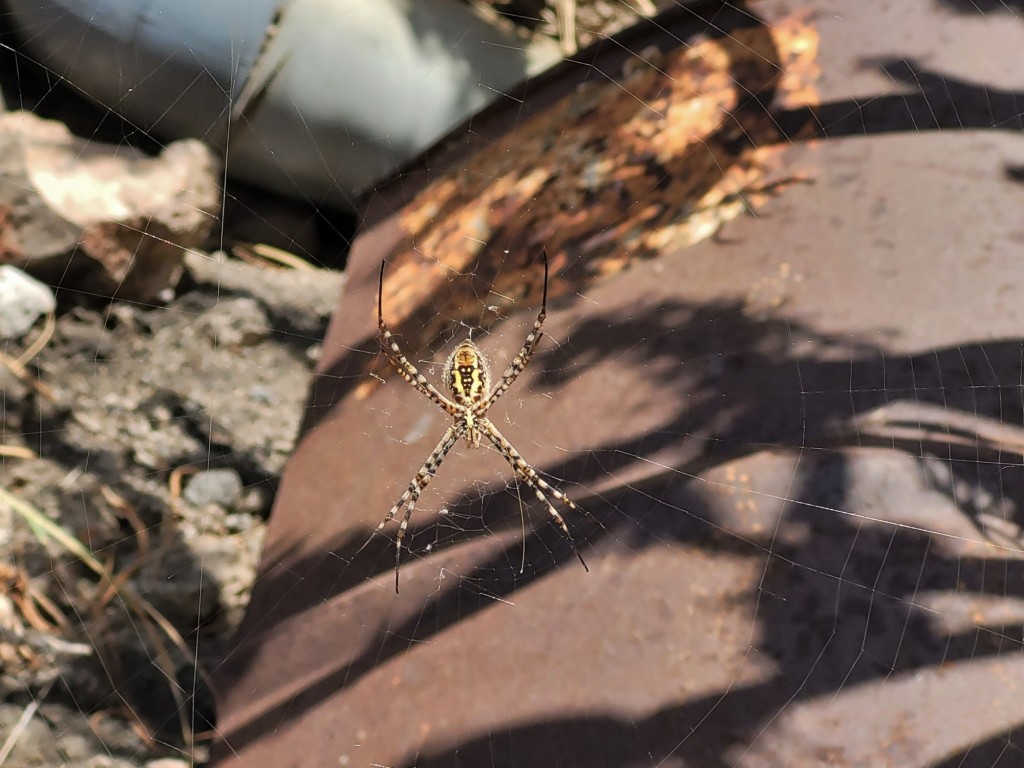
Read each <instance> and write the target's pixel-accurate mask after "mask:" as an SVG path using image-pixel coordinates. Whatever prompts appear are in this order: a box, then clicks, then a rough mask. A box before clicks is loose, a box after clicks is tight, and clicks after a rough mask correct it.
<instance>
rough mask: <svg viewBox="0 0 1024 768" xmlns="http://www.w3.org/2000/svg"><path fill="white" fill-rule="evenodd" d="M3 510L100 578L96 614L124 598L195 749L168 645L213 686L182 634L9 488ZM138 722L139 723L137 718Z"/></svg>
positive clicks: (1, 498) (1, 495)
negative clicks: (9, 511) (162, 676)
mask: <svg viewBox="0 0 1024 768" xmlns="http://www.w3.org/2000/svg"><path fill="white" fill-rule="evenodd" d="M0 506H6V507H9V508H10V509H11V510H12V511H14V512H15V513H16V514H17V515H18V516H19V517H20V518H21V519H22V520H24V521H25V523H26V524H27V525H28V527H29V529H30V530H31V531H32V534H33V535H34V536H35V537H36V539H37V540H39V541H40V542H41V543H46V542H47V541H53V542H55V543H56V544H58V545H59V546H60V547H61V548H62V549H63V550H64V551H66V552H67V553H69V554H71V555H73V556H74V557H75V558H77V559H78V560H79V561H80V562H81V563H82V564H83V565H85V567H87V568H88V569H89V570H91V571H92V572H93V573H95V574H96V575H97V576H99V578H100V584H101V585H102V586H103V587H104V591H103V593H102V594H101V595H100V599H99V601H97V602H96V603H94V605H93V609H94V610H98V608H99V607H101V606H102V605H104V604H105V603H106V602H107V601H108V600H109V599H110V598H111V597H112V596H113V595H114V594H116V595H117V596H118V597H120V598H121V601H122V602H123V603H124V605H125V606H126V607H127V609H128V610H129V612H130V613H131V614H132V615H133V616H135V617H136V618H138V619H139V621H140V623H141V626H142V629H143V632H144V633H145V635H146V638H147V639H148V640H149V642H150V644H151V645H152V647H153V649H154V653H155V655H156V660H157V663H158V665H159V667H160V670H161V671H162V672H163V674H164V678H165V680H166V681H167V684H168V688H169V689H170V692H171V696H172V697H173V698H174V702H175V705H176V709H177V714H178V721H179V726H180V728H181V734H182V738H183V739H184V741H185V743H186V744H187V745H189V746H190V747H191V746H192V743H193V741H192V735H191V724H190V721H189V715H188V708H187V706H186V702H185V696H184V694H183V691H182V690H181V687H180V686H179V685H178V684H177V683H176V682H175V666H174V661H173V659H172V658H171V654H170V649H169V647H168V641H169V643H170V645H171V646H173V647H174V648H176V649H177V650H178V652H179V653H181V654H182V656H183V657H185V658H187V659H189V660H190V662H191V663H192V665H193V666H194V667H195V669H196V672H197V673H198V675H199V676H200V677H201V678H202V679H203V680H204V681H205V682H207V684H209V682H208V676H207V674H206V672H205V671H204V670H203V669H202V668H201V667H200V665H199V664H198V662H197V661H196V660H195V659H194V657H193V654H192V652H191V650H190V649H189V647H188V645H187V644H186V643H185V640H184V638H182V636H181V634H180V633H179V632H178V631H177V630H176V629H175V628H174V626H173V625H172V624H171V623H170V622H169V621H168V620H167V618H166V617H165V616H164V615H163V614H161V613H160V612H159V611H158V610H156V608H154V607H153V605H152V604H151V603H150V602H149V601H148V600H146V599H145V598H143V597H141V596H140V595H138V594H136V593H135V591H134V590H133V589H132V588H131V586H130V584H129V583H128V582H127V575H128V574H127V572H121V573H118V574H115V573H113V572H112V570H111V569H110V568H109V567H107V566H106V565H104V564H103V563H101V562H100V561H99V560H98V559H97V558H96V557H95V555H93V553H92V552H90V551H89V548H88V547H87V546H86V545H85V544H83V543H82V542H81V541H80V540H79V539H78V538H77V537H76V536H74V535H73V534H72V533H70V532H69V531H67V530H66V529H65V528H64V527H62V526H61V525H59V524H58V523H56V522H54V521H53V520H50V518H48V517H47V516H46V515H44V514H43V513H42V512H41V511H40V510H38V509H36V508H35V507H34V506H33V505H31V504H29V503H28V502H26V501H25V500H24V499H21V498H19V497H18V496H16V495H14V494H12V493H11V492H10V491H8V490H7V489H6V488H0ZM137 564H138V561H136V562H135V563H133V564H132V570H134V568H135V567H136V566H137ZM157 630H159V631H157ZM99 650H100V649H99V648H97V652H99ZM105 666H106V665H105ZM133 715H134V713H133ZM136 720H139V718H138V717H137V716H136ZM140 724H141V721H140Z"/></svg>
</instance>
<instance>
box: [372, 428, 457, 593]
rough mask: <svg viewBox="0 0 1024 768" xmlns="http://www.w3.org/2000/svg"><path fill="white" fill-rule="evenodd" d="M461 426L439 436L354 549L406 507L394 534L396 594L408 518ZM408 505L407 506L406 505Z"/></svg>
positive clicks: (455, 439)
mask: <svg viewBox="0 0 1024 768" xmlns="http://www.w3.org/2000/svg"><path fill="white" fill-rule="evenodd" d="M463 431H464V430H463V428H462V425H461V424H455V425H453V426H450V427H448V431H447V432H445V433H444V437H442V438H441V442H439V443H438V444H437V447H436V448H434V450H433V451H432V452H431V454H430V456H428V457H427V460H426V461H425V462H423V466H422V467H420V469H419V471H418V472H417V473H416V476H415V477H414V478H413V479H412V482H410V483H409V487H408V488H406V490H405V493H403V494H402V497H401V498H400V499H399V500H398V501H396V502H395V505H394V506H393V507H392V508H391V509H390V510H388V513H387V514H386V515H385V516H384V519H383V520H381V521H380V525H378V526H377V528H376V529H375V530H374V532H373V533H371V534H370V538H368V539H367V540H366V542H365V543H364V544H363V546H362V547H360V548H359V549H358V550H356V554H357V555H358V554H359V553H360V552H362V551H363V549H364V548H365V547H366V545H367V544H369V543H370V542H371V541H372V540H373V537H374V536H376V535H377V534H378V533H380V532H381V531H382V530H383V529H384V526H385V525H387V524H388V523H390V522H391V521H392V520H393V519H394V517H395V515H396V514H398V510H400V509H401V508H402V507H406V510H405V516H404V517H403V518H402V524H401V525H400V526H399V527H398V533H397V534H396V535H395V594H396V595H397V594H398V572H399V566H400V565H401V561H402V540H403V539H404V538H405V531H406V529H407V528H408V527H409V519H410V518H411V517H412V513H413V510H414V509H415V508H416V502H417V501H418V500H419V498H420V494H421V493H423V489H424V488H426V487H427V485H429V484H430V479H431V478H432V477H433V476H434V475H436V474H437V470H438V469H439V468H440V467H441V462H443V461H444V457H445V456H447V455H448V452H449V451H450V450H451V449H452V447H453V446H454V445H455V443H456V442H458V439H459V438H460V437H462V434H463ZM406 505H408V506H406Z"/></svg>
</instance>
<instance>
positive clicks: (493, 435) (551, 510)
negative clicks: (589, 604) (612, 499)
mask: <svg viewBox="0 0 1024 768" xmlns="http://www.w3.org/2000/svg"><path fill="white" fill-rule="evenodd" d="M479 424H480V428H481V432H482V433H483V434H484V435H485V436H486V437H487V439H488V440H490V441H491V443H493V444H494V447H495V448H497V449H498V453H500V454H501V455H502V456H503V457H504V459H505V461H507V462H508V463H509V465H510V466H511V467H512V469H513V470H515V473H516V476H518V477H519V479H520V480H522V481H523V482H524V483H526V484H527V485H528V486H530V487H531V488H533V492H534V493H535V494H536V495H537V498H538V499H540V500H541V501H542V502H544V506H546V507H547V508H548V514H549V515H551V519H552V520H554V521H555V523H556V524H557V525H558V527H559V528H561V529H562V533H564V534H565V538H566V540H567V541H568V542H569V546H570V547H571V548H572V552H573V554H574V555H576V558H577V559H578V560H579V561H580V564H581V565H582V566H583V570H585V571H587V572H588V573H589V572H590V568H588V567H587V563H586V561H585V560H584V559H583V555H581V554H580V553H579V550H578V549H576V539H574V538H573V535H572V533H571V532H570V531H569V526H568V525H567V524H566V522H565V518H564V517H562V515H561V513H560V512H559V511H558V510H557V509H555V507H554V505H553V504H552V503H551V501H550V500H549V499H548V497H547V496H546V495H545V494H546V493H550V494H551V495H552V496H554V497H555V498H556V499H558V500H559V501H560V502H561V503H562V504H564V505H565V506H566V507H568V508H569V509H571V510H572V511H573V512H582V511H583V510H581V509H580V508H579V507H577V506H576V504H574V503H573V501H572V500H571V499H570V498H569V497H568V496H566V495H565V494H564V493H562V492H561V491H559V490H558V489H557V488H552V487H551V485H550V484H548V482H547V481H546V480H545V479H544V478H543V477H541V476H540V475H538V474H537V471H536V470H535V469H534V468H533V467H531V466H530V465H529V464H527V463H526V460H525V459H524V458H523V457H522V456H520V455H519V451H517V450H516V449H515V448H514V447H513V445H512V443H510V442H509V441H508V439H507V438H506V437H505V436H504V435H503V434H501V432H500V431H499V430H498V428H497V427H496V426H494V423H493V422H492V421H491V420H490V419H480V420H479ZM586 514H587V515H588V517H593V516H592V515H590V514H589V513H586Z"/></svg>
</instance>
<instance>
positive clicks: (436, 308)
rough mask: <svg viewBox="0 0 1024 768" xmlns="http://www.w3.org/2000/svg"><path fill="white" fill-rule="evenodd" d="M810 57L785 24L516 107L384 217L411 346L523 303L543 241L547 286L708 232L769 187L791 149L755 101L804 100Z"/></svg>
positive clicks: (803, 36)
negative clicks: (397, 233)
mask: <svg viewBox="0 0 1024 768" xmlns="http://www.w3.org/2000/svg"><path fill="white" fill-rule="evenodd" d="M816 54H817V37H816V34H815V32H814V31H813V29H812V28H811V27H809V26H808V25H807V24H806V23H805V22H804V21H803V20H802V19H801V18H799V17H792V18H791V19H789V20H787V21H786V23H784V24H783V25H781V26H779V27H778V28H776V29H771V30H769V29H768V28H766V27H763V26H750V27H748V28H741V29H735V30H732V31H730V32H729V34H727V35H723V36H720V37H714V38H712V37H706V38H700V39H695V40H694V41H693V43H692V44H691V45H683V46H679V47H677V48H675V49H673V50H668V51H661V50H658V49H657V48H653V47H652V48H649V49H646V50H644V51H643V52H642V53H641V54H638V55H635V56H634V57H633V58H631V59H629V60H628V61H627V64H626V65H625V66H623V67H622V71H621V74H620V76H619V78H618V79H617V80H614V81H611V80H608V79H605V78H604V77H595V78H593V79H591V80H590V81H588V82H585V83H583V84H582V85H580V86H579V87H577V88H576V89H575V90H573V91H572V92H570V93H568V94H567V95H565V96H563V97H562V98H561V99H559V100H557V101H555V102H554V103H553V104H551V105H550V106H547V107H546V108H545V109H544V110H543V111H541V112H539V113H536V114H530V112H529V109H528V108H524V109H523V110H522V112H521V114H519V115H517V122H516V124H515V125H514V127H512V128H511V129H510V130H509V131H508V133H506V134H505V135H504V136H503V137H501V138H499V139H497V140H496V141H494V142H493V143H491V144H489V145H487V146H486V147H485V148H483V149H481V150H479V151H477V152H476V153H475V154H473V155H472V156H471V157H469V159H468V160H467V161H466V162H463V163H460V164H459V166H458V167H457V168H456V169H454V170H452V171H451V172H449V173H448V174H446V175H444V176H443V177H441V178H439V179H437V180H436V181H434V182H432V183H431V184H430V185H429V186H428V187H426V188H425V189H424V190H423V191H422V192H420V194H419V195H418V196H417V197H416V198H414V199H413V200H412V201H411V202H410V203H409V204H408V205H407V206H406V207H405V209H404V210H403V211H402V212H401V213H400V215H399V216H398V221H399V225H400V227H401V228H402V230H403V231H404V232H405V233H406V235H405V238H404V239H403V240H402V241H400V242H399V244H398V245H397V246H396V247H395V248H394V249H393V251H392V253H391V254H390V255H389V257H388V260H389V263H391V264H394V265H395V267H396V269H395V276H394V279H391V278H389V280H388V281H387V284H386V286H385V307H386V308H387V307H390V308H391V310H390V311H391V314H390V315H389V317H393V318H395V319H396V321H397V320H398V318H401V317H405V318H406V319H407V320H408V324H409V325H410V326H413V327H415V328H417V336H418V337H419V339H420V341H419V342H416V341H413V342H412V345H411V346H412V347H413V348H414V349H415V348H416V347H417V346H420V347H421V346H423V345H425V344H429V343H430V342H431V341H432V340H433V339H434V338H436V337H437V335H439V334H440V333H441V331H442V330H443V329H444V328H445V327H446V326H447V325H449V324H450V323H451V322H452V321H453V320H454V319H456V318H458V319H464V320H466V321H468V322H469V323H471V324H473V325H484V326H485V327H486V326H487V324H488V323H489V321H491V320H493V319H494V318H495V317H497V316H498V315H499V314H501V313H502V312H504V311H506V310H507V309H508V308H509V307H510V306H511V305H512V304H514V303H517V302H521V301H522V300H526V301H528V302H532V303H535V302H536V301H537V300H538V299H539V298H540V288H541V281H540V273H539V272H538V271H537V270H536V269H535V265H536V261H537V257H538V254H539V252H540V250H541V248H542V247H543V248H546V250H547V253H548V256H549V259H550V262H551V267H552V270H551V273H552V278H553V279H552V281H551V282H552V284H551V293H552V295H558V293H559V292H560V290H559V286H560V284H561V285H563V286H564V284H565V280H566V278H568V279H569V280H570V281H572V282H575V283H577V284H579V283H581V282H582V281H584V280H587V279H591V278H593V277H596V276H598V275H607V274H611V273H614V272H616V271H618V270H620V269H622V268H624V267H625V266H626V265H627V264H628V263H629V261H630V260H631V259H635V258H653V257H656V256H659V255H662V254H665V253H667V252H670V251H677V250H680V249H681V248H684V247H686V246H688V245H690V244H692V243H695V242H698V241H700V240H703V239H705V238H707V237H710V236H711V235H713V234H714V233H715V232H716V231H717V230H718V228H719V227H721V225H722V223H723V222H725V221H727V220H729V219H732V218H735V217H736V216H738V215H740V214H742V213H743V212H745V211H747V210H750V209H751V208H752V207H753V206H754V205H756V204H758V203H759V202H760V201H762V200H763V199H764V198H766V197H767V196H769V195H771V194H777V193H778V192H779V191H780V190H781V189H782V188H783V186H784V183H782V181H780V179H779V178H778V177H775V176H773V173H774V171H775V170H776V169H775V168H773V167H772V166H773V158H774V157H775V156H777V155H779V154H780V153H781V151H782V150H783V149H785V148H786V147H787V146H788V145H789V142H788V141H787V140H784V139H783V137H781V136H780V134H779V129H778V126H777V125H776V124H775V122H774V120H773V119H772V116H771V115H770V114H769V113H768V111H767V109H766V108H765V106H764V105H765V104H766V103H767V102H768V101H770V100H772V99H773V98H774V95H775V93H776V91H777V90H778V89H779V88H784V89H785V93H786V97H787V98H789V99H795V98H798V97H799V98H810V96H811V95H812V94H813V83H812V82H809V81H807V80H806V78H813V76H815V75H816V71H817V70H816V65H815V64H814V60H815V57H816ZM787 67H792V68H793V71H792V72H790V71H787V69H786V68H787ZM528 106H529V102H527V107H528ZM774 164H775V165H778V164H779V163H778V161H776V162H775V163H774ZM783 181H784V179H783ZM424 257H426V258H424ZM439 264H443V265H444V266H446V267H447V270H445V269H438V268H437V267H438V265H439ZM406 268H407V269H408V270H409V271H408V272H407V271H406ZM446 273H447V274H446ZM560 273H561V274H560ZM452 274H456V275H461V276H463V279H462V280H460V281H456V283H457V284H458V285H457V286H454V287H456V288H458V290H452V291H447V292H444V291H442V292H441V293H439V292H438V289H439V288H442V287H443V286H444V283H443V282H442V281H443V280H445V279H449V278H450V276H451V275H452ZM556 276H559V277H560V279H556ZM562 290H563V291H564V290H565V289H564V288H562ZM417 296H418V297H419V299H417V298H416V297H417ZM467 296H479V297H482V299H481V301H480V302H477V303H474V302H472V301H468V302H467V300H466V298H467ZM428 297H429V298H428ZM481 305H483V307H484V308H485V310H483V311H482V309H481Z"/></svg>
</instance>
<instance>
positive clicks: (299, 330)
mask: <svg viewBox="0 0 1024 768" xmlns="http://www.w3.org/2000/svg"><path fill="white" fill-rule="evenodd" d="M185 268H186V269H187V270H188V272H189V274H190V275H191V277H192V279H193V280H195V281H196V283H198V284H199V285H200V286H212V287H215V288H216V289H217V290H218V291H219V292H222V293H238V294H242V295H246V296H250V297H252V298H253V299H255V300H257V301H259V302H260V303H261V304H263V306H265V307H266V309H267V312H268V313H269V314H270V315H271V316H272V318H274V319H275V320H276V325H278V327H282V328H284V329H286V330H288V331H289V332H291V333H296V334H300V335H302V336H309V337H313V338H320V337H321V336H322V335H323V330H324V325H325V323H326V322H327V319H328V318H329V317H330V316H331V313H332V312H333V311H334V307H335V305H336V304H337V302H338V296H339V295H341V287H342V286H343V285H344V282H345V278H344V275H342V274H341V273H339V272H333V271H331V270H327V269H308V270H305V269H268V268H266V267H257V266H253V265H252V264H246V263H244V262H241V261H229V260H228V259H227V257H226V255H225V254H224V253H214V254H212V255H209V256H207V255H205V254H202V253H197V252H190V253H186V254H185Z"/></svg>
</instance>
